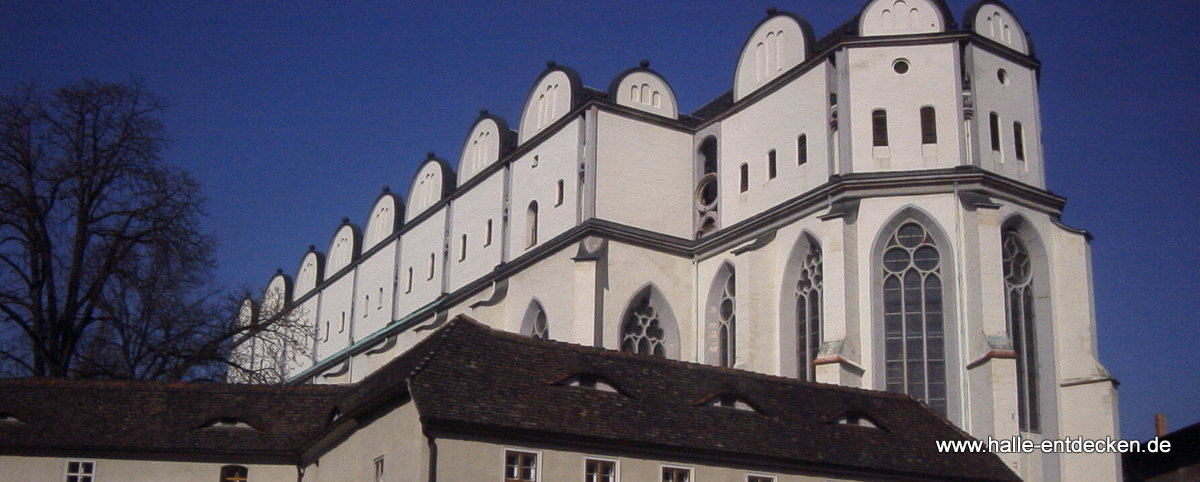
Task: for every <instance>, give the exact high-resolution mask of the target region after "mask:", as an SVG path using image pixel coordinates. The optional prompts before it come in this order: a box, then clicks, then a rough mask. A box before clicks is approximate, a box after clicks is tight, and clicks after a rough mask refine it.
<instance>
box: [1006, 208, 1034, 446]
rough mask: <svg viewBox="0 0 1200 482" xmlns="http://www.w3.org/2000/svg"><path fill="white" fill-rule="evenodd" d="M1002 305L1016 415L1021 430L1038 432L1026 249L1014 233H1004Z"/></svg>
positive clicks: (1030, 278) (1027, 254) (1028, 264)
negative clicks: (1013, 367) (1013, 361)
mask: <svg viewBox="0 0 1200 482" xmlns="http://www.w3.org/2000/svg"><path fill="white" fill-rule="evenodd" d="M1001 244H1002V249H1003V250H1004V301H1005V305H1004V306H1005V308H1006V309H1005V312H1006V313H1005V314H1006V317H1007V318H1008V333H1009V335H1010V336H1011V337H1012V344H1013V349H1015V350H1016V352H1017V414H1018V421H1019V423H1020V428H1021V430H1023V431H1026V432H1038V431H1040V430H1041V424H1040V420H1039V418H1040V417H1039V415H1038V388H1037V383H1038V370H1037V360H1038V359H1037V339H1036V332H1035V331H1034V314H1033V311H1034V310H1033V283H1032V276H1031V274H1032V273H1031V272H1032V270H1031V269H1030V268H1031V263H1030V258H1029V249H1027V248H1026V247H1025V242H1024V241H1021V237H1020V236H1019V235H1018V234H1017V233H1016V232H1014V231H1007V232H1005V233H1004V236H1003V240H1002V242H1001Z"/></svg>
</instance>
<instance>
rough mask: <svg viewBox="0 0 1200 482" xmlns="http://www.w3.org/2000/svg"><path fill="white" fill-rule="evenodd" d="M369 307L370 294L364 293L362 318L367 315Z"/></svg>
mask: <svg viewBox="0 0 1200 482" xmlns="http://www.w3.org/2000/svg"><path fill="white" fill-rule="evenodd" d="M370 307H371V295H366V296H364V297H363V310H362V312H363V318H366V317H367V308H370Z"/></svg>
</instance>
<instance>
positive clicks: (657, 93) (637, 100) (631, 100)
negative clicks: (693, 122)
mask: <svg viewBox="0 0 1200 482" xmlns="http://www.w3.org/2000/svg"><path fill="white" fill-rule="evenodd" d="M608 98H609V99H612V100H613V101H615V102H616V103H617V104H618V105H623V106H626V107H632V108H634V109H637V110H640V111H644V112H649V113H651V114H654V115H659V116H663V117H666V118H669V119H678V118H679V106H678V104H676V102H675V91H674V90H672V89H671V85H670V84H668V83H667V81H666V79H663V78H662V76H661V75H658V72H655V71H653V70H650V62H648V61H645V60H643V61H642V62H641V66H640V67H634V68H632V69H629V70H626V71H624V72H621V74H620V75H618V76H617V78H615V79H613V81H612V83H611V84H609V85H608Z"/></svg>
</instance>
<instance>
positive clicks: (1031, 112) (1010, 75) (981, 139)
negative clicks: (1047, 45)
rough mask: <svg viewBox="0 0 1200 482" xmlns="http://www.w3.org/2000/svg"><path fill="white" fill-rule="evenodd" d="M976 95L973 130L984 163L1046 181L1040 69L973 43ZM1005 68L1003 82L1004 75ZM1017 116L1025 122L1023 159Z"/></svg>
mask: <svg viewBox="0 0 1200 482" xmlns="http://www.w3.org/2000/svg"><path fill="white" fill-rule="evenodd" d="M968 49H970V55H971V58H972V61H973V67H974V68H973V71H972V72H971V78H972V86H973V88H974V96H975V118H974V121H973V122H974V124H975V133H976V134H974V135H975V136H976V142H975V146H976V147H977V151H976V152H977V154H975V155H977V156H978V159H979V162H978V163H977V164H978V165H979V166H980V167H982V168H984V169H987V170H990V171H994V172H996V173H999V174H1001V175H1003V176H1006V177H1010V178H1013V179H1016V180H1018V181H1021V182H1024V183H1026V184H1029V185H1032V186H1037V187H1045V185H1046V184H1045V183H1046V178H1045V172H1044V164H1043V163H1042V135H1041V122H1040V119H1041V115H1040V114H1039V112H1038V98H1037V74H1036V73H1035V72H1034V70H1033V69H1031V68H1029V67H1026V66H1024V65H1021V64H1018V63H1016V62H1014V61H1012V60H1009V59H1007V58H1005V57H1003V56H1000V55H997V54H995V53H993V52H992V51H990V50H987V49H983V48H979V47H975V46H970V47H968ZM1001 70H1003V71H1004V74H1003V77H1004V82H1003V83H1002V82H1001V81H1000V77H1001V76H1000V71H1001ZM993 112H995V113H996V117H997V118H998V119H999V133H1000V150H998V151H996V150H993V149H992V143H991V114H992V113H993ZM1014 122H1020V123H1021V130H1022V136H1021V137H1022V139H1023V143H1024V151H1025V152H1024V157H1025V160H1024V161H1021V160H1019V159H1017V152H1016V139H1015V136H1016V132H1015V130H1014V127H1013V123H1014Z"/></svg>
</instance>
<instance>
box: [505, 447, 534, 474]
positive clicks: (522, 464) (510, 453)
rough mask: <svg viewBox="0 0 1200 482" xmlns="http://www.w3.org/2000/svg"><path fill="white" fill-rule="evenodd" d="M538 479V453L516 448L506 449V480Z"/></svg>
mask: <svg viewBox="0 0 1200 482" xmlns="http://www.w3.org/2000/svg"><path fill="white" fill-rule="evenodd" d="M536 480H537V454H535V453H532V452H520V451H516V450H506V451H504V482H527V481H536Z"/></svg>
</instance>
